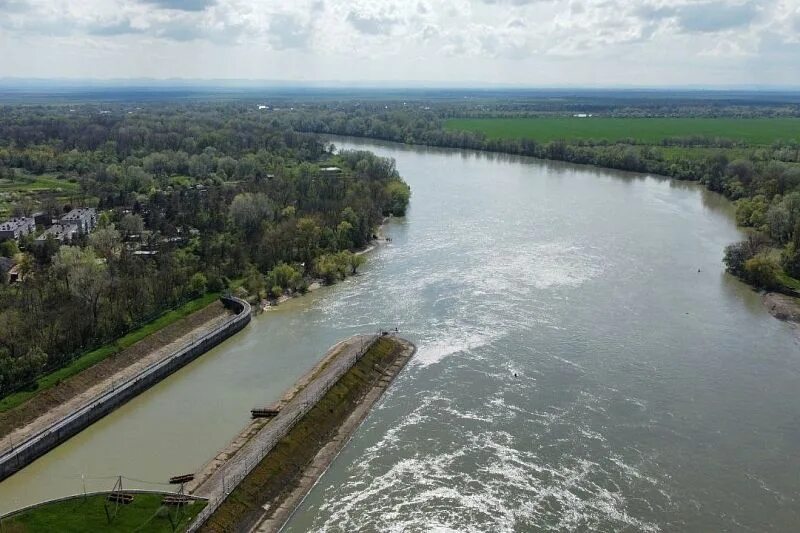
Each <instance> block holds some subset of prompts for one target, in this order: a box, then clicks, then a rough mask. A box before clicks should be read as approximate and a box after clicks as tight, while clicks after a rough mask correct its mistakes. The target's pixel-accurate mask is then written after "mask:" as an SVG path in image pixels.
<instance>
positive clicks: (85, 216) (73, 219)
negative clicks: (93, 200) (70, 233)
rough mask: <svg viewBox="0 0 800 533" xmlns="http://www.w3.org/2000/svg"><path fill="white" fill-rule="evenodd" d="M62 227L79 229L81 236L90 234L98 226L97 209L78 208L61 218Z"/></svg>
mask: <svg viewBox="0 0 800 533" xmlns="http://www.w3.org/2000/svg"><path fill="white" fill-rule="evenodd" d="M60 222H61V225H62V226H72V225H75V226H77V227H78V232H79V233H80V234H81V235H85V234H87V233H90V232H91V231H92V230H93V229H94V228H95V226H97V209H95V208H94V207H78V208H76V209H73V210H72V211H70V212H69V213H67V214H66V215H64V216H63V217H61V221H60Z"/></svg>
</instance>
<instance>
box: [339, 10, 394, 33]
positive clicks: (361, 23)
mask: <svg viewBox="0 0 800 533" xmlns="http://www.w3.org/2000/svg"><path fill="white" fill-rule="evenodd" d="M347 22H349V23H350V24H352V26H353V27H354V28H355V29H357V30H358V31H360V32H361V33H366V34H369V35H385V34H387V33H389V32H390V31H391V29H392V26H394V25H395V24H397V23H398V20H397V19H395V18H393V17H388V16H379V15H366V14H364V15H362V14H360V13H357V12H355V11H351V12H350V13H348V14H347Z"/></svg>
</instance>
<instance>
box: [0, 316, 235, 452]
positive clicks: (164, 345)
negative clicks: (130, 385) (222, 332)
mask: <svg viewBox="0 0 800 533" xmlns="http://www.w3.org/2000/svg"><path fill="white" fill-rule="evenodd" d="M228 316H229V312H228V311H227V310H226V309H225V307H224V306H223V305H222V304H221V303H220V302H215V303H213V304H211V305H209V306H207V307H205V308H204V309H201V310H200V311H198V312H196V313H193V314H192V315H189V316H187V317H185V318H182V319H181V320H178V321H176V322H175V323H173V324H170V325H169V326H167V327H165V328H163V329H161V330H159V331H157V332H156V333H154V334H152V335H150V336H148V337H146V338H145V339H142V340H141V341H139V342H137V343H136V344H134V345H133V346H130V347H129V348H126V349H125V350H123V351H121V352H120V353H119V354H117V355H114V356H111V357H109V358H107V359H105V360H103V361H101V362H100V363H98V364H96V365H94V366H92V367H90V368H87V369H86V370H84V371H83V372H81V373H79V374H76V375H75V376H72V377H70V378H69V379H66V380H64V381H63V382H61V383H59V384H58V385H56V386H55V387H52V388H51V389H48V390H46V391H43V392H41V393H40V394H37V395H36V396H34V397H33V398H31V399H30V400H28V401H27V402H25V403H24V404H22V405H20V406H18V407H16V408H14V409H12V410H10V411H7V412H5V413H2V414H0V435H1V436H2V437H0V453H2V452H5V451H6V450H9V449H10V448H11V447H12V445H15V444H17V443H19V442H22V441H23V440H25V439H26V438H27V437H28V436H30V435H33V434H36V433H38V432H39V431H42V430H43V429H44V428H46V427H48V426H49V425H50V424H52V423H54V422H55V421H57V420H60V419H62V418H63V417H65V416H66V415H68V414H69V413H71V412H74V411H75V410H76V409H78V408H80V407H82V406H84V405H86V404H87V403H89V402H90V401H91V400H92V399H93V398H96V397H98V396H100V395H101V394H103V393H104V392H106V391H108V390H109V389H111V388H113V387H114V384H115V383H119V382H122V381H124V380H125V379H127V378H130V377H132V376H134V375H135V374H137V373H138V372H140V371H141V370H142V369H143V368H145V367H146V366H148V365H150V364H152V363H154V362H156V361H159V360H161V359H163V358H165V357H166V356H168V355H169V354H171V353H173V352H174V351H176V350H177V349H179V348H180V347H182V346H184V345H186V344H188V343H190V342H192V340H193V339H194V338H196V337H198V336H199V335H201V334H202V333H203V332H205V331H209V330H211V329H213V328H214V327H215V326H217V325H218V324H220V323H221V322H223V321H224V320H225V319H226V317H228Z"/></svg>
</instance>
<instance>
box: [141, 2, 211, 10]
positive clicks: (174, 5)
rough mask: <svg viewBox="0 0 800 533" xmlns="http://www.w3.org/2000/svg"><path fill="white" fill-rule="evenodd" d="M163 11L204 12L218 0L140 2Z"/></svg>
mask: <svg viewBox="0 0 800 533" xmlns="http://www.w3.org/2000/svg"><path fill="white" fill-rule="evenodd" d="M139 1H140V2H142V3H144V4H151V5H154V6H157V7H160V8H163V9H174V10H176V11H203V10H205V9H206V8H209V7H211V6H213V5H214V4H216V3H217V0H139Z"/></svg>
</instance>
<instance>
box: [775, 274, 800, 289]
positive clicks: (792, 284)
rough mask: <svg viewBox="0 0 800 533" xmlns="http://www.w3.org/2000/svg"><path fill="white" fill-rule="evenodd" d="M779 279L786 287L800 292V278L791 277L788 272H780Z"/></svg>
mask: <svg viewBox="0 0 800 533" xmlns="http://www.w3.org/2000/svg"><path fill="white" fill-rule="evenodd" d="M778 281H780V282H781V284H782V285H783V286H784V287H787V288H789V289H792V290H794V291H797V292H800V280H798V279H795V278H793V277H791V276H790V275H789V274H787V273H786V272H781V273H780V274H778Z"/></svg>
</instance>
